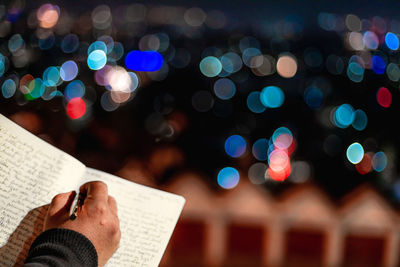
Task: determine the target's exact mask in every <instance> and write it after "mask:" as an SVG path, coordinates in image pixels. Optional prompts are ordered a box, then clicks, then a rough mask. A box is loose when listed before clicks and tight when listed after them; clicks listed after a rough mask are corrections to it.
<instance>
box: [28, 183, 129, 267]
mask: <svg viewBox="0 0 400 267" xmlns="http://www.w3.org/2000/svg"><path fill="white" fill-rule="evenodd" d="M80 193H81V194H83V195H85V196H86V198H85V200H84V203H83V205H82V207H81V208H79V209H78V217H77V218H76V219H75V220H73V221H72V220H69V209H70V206H71V203H72V200H73V198H74V196H75V193H74V192H70V193H64V194H59V195H57V196H55V197H54V198H53V200H52V202H51V204H50V206H49V209H48V211H47V215H46V218H45V222H44V230H45V231H44V232H43V233H42V234H41V235H39V236H38V237H37V238H36V240H35V241H34V242H33V244H32V246H31V249H30V250H29V255H28V257H27V259H26V261H25V267H42V266H57V267H58V266H60V267H61V266H97V264H98V265H99V266H104V264H105V263H106V262H107V260H108V259H109V258H110V257H111V256H112V254H113V253H114V252H115V251H116V249H117V248H118V244H119V240H120V238H121V232H120V229H119V220H118V216H117V204H116V202H115V199H114V198H113V197H111V196H108V190H107V185H106V184H104V183H102V182H89V183H86V184H84V185H82V186H81V188H80Z"/></svg>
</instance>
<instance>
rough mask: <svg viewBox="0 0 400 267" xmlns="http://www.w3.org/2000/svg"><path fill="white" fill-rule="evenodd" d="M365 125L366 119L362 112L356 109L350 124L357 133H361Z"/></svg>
mask: <svg viewBox="0 0 400 267" xmlns="http://www.w3.org/2000/svg"><path fill="white" fill-rule="evenodd" d="M367 123H368V117H367V114H366V113H365V112H364V111H363V110H361V109H357V110H356V111H354V120H353V123H352V126H353V128H354V129H356V130H357V131H362V130H364V129H365V127H367Z"/></svg>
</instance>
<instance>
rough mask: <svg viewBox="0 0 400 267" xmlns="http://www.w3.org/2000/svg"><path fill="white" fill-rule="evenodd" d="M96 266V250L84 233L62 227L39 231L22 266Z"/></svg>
mask: <svg viewBox="0 0 400 267" xmlns="http://www.w3.org/2000/svg"><path fill="white" fill-rule="evenodd" d="M45 266H46V267H47V266H51V267H64V266H76V267H81V266H82V267H97V252H96V249H95V247H94V246H93V244H92V242H90V240H89V239H87V238H86V237H85V236H84V235H82V234H80V233H78V232H75V231H72V230H69V229H62V228H55V229H50V230H47V231H45V232H43V233H41V234H40V235H39V236H38V237H37V238H36V239H35V241H34V242H33V244H32V246H31V248H30V249H29V253H28V257H27V258H26V260H25V265H24V267H45Z"/></svg>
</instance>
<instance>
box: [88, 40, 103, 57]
mask: <svg viewBox="0 0 400 267" xmlns="http://www.w3.org/2000/svg"><path fill="white" fill-rule="evenodd" d="M95 50H101V51H103V52H104V53H105V54H107V53H108V50H107V45H106V44H105V43H104V42H102V41H95V42H93V43H91V44H90V45H89V47H88V50H87V54H88V55H90V53H92V52H93V51H95Z"/></svg>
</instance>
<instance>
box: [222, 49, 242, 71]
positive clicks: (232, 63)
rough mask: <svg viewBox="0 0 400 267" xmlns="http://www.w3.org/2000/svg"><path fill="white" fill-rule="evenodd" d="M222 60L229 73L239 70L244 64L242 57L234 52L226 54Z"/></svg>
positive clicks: (225, 69)
mask: <svg viewBox="0 0 400 267" xmlns="http://www.w3.org/2000/svg"><path fill="white" fill-rule="evenodd" d="M220 60H221V65H222V68H223V70H224V71H226V72H227V73H229V74H231V73H235V72H238V71H239V70H240V69H241V68H242V66H243V62H242V59H241V58H240V56H239V55H238V54H236V53H234V52H228V53H226V54H224V55H223V56H222V57H221V58H220Z"/></svg>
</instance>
